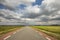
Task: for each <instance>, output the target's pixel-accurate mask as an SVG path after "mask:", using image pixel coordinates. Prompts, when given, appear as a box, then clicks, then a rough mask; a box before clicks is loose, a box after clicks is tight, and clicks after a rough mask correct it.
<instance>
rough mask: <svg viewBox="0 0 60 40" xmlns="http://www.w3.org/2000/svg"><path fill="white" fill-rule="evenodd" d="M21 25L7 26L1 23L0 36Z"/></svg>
mask: <svg viewBox="0 0 60 40" xmlns="http://www.w3.org/2000/svg"><path fill="white" fill-rule="evenodd" d="M21 27H22V26H9V25H7V26H6V25H2V26H0V37H1V36H2V35H4V34H6V33H8V32H11V31H14V30H16V29H18V28H21Z"/></svg>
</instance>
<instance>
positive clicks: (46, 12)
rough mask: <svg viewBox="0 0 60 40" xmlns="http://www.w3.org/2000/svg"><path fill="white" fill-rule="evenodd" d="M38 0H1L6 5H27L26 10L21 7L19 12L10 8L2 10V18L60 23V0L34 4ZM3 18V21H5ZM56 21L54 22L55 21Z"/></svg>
mask: <svg viewBox="0 0 60 40" xmlns="http://www.w3.org/2000/svg"><path fill="white" fill-rule="evenodd" d="M35 1H36V0H0V4H3V5H5V6H6V7H10V8H16V7H17V6H19V5H20V4H24V5H26V7H25V9H24V10H21V9H20V8H19V11H18V10H17V11H18V13H17V12H16V11H12V10H9V9H1V10H0V19H4V20H6V21H9V22H10V21H14V22H16V21H18V22H19V21H24V20H27V23H29V24H31V23H32V22H33V23H36V24H37V25H38V24H46V25H47V24H54V23H55V24H60V21H59V20H60V0H43V1H42V3H41V5H34V6H33V5H32V3H33V2H35ZM4 20H2V21H4ZM53 22H54V23H53ZM36 24H35V25H36Z"/></svg>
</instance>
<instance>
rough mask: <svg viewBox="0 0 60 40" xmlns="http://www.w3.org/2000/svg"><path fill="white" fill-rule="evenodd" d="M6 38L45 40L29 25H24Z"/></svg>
mask: <svg viewBox="0 0 60 40" xmlns="http://www.w3.org/2000/svg"><path fill="white" fill-rule="evenodd" d="M6 40H47V39H46V38H44V37H43V36H41V35H40V34H39V33H38V32H36V31H35V30H33V29H32V28H30V27H24V28H22V30H20V31H18V32H16V33H15V34H13V35H12V36H11V37H9V38H7V39H6Z"/></svg>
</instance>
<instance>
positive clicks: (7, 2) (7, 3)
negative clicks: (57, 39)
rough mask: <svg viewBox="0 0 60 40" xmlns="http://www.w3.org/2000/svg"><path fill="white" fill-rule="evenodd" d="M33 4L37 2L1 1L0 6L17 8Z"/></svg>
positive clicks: (28, 0)
mask: <svg viewBox="0 0 60 40" xmlns="http://www.w3.org/2000/svg"><path fill="white" fill-rule="evenodd" d="M32 2H35V0H0V4H3V5H5V6H8V7H13V8H14V7H16V6H18V5H20V4H28V5H29V4H31V3H32Z"/></svg>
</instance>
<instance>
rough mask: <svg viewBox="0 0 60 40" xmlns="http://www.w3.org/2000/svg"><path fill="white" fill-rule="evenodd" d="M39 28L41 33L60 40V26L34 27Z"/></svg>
mask: <svg viewBox="0 0 60 40" xmlns="http://www.w3.org/2000/svg"><path fill="white" fill-rule="evenodd" d="M33 27H34V28H38V29H39V30H40V31H43V32H44V33H46V34H48V35H49V36H52V37H55V38H57V39H58V40H60V26H33Z"/></svg>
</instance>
